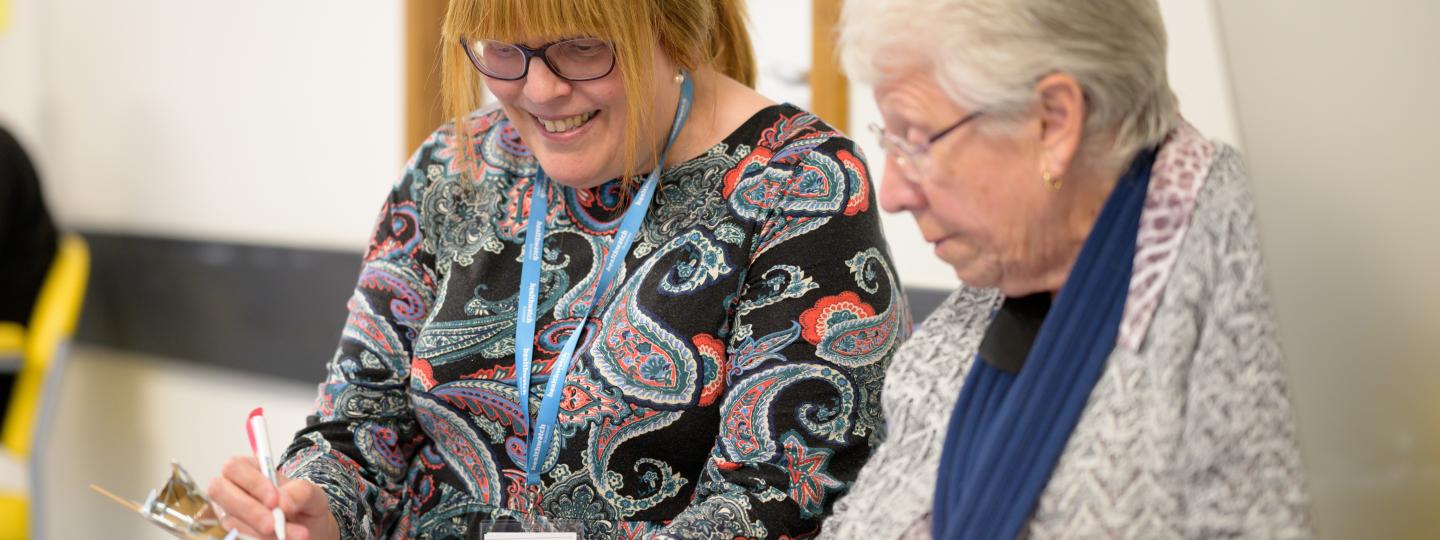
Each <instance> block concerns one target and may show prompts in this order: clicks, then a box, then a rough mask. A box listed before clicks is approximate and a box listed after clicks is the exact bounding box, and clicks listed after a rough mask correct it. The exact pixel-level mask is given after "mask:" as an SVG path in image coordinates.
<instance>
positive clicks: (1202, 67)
mask: <svg viewBox="0 0 1440 540" xmlns="http://www.w3.org/2000/svg"><path fill="white" fill-rule="evenodd" d="M1160 8H1161V11H1162V14H1163V15H1164V17H1165V26H1166V31H1167V32H1168V33H1169V37H1170V44H1169V45H1170V46H1169V68H1170V84H1171V86H1172V87H1173V88H1174V90H1175V94H1176V95H1177V96H1179V98H1180V110H1181V113H1183V114H1184V115H1185V118H1186V119H1187V120H1189V121H1190V123H1192V124H1194V125H1195V126H1196V127H1197V128H1199V129H1200V130H1201V131H1202V132H1204V133H1205V134H1207V135H1209V136H1210V137H1212V138H1216V139H1219V140H1222V141H1225V142H1227V143H1230V144H1232V145H1236V146H1240V142H1241V141H1240V137H1239V136H1238V133H1237V132H1236V129H1235V118H1234V110H1233V107H1232V105H1231V103H1230V94H1229V84H1228V75H1227V72H1226V69H1225V62H1224V59H1223V57H1222V55H1221V48H1220V44H1219V35H1218V34H1217V31H1216V24H1215V16H1214V4H1213V2H1211V1H1210V0H1160ZM806 37H807V38H808V36H806ZM872 92H873V90H872V89H871V88H870V87H868V86H864V85H861V84H858V83H856V84H852V86H851V88H850V135H851V136H852V137H854V138H855V140H856V141H857V142H859V143H860V145H861V147H863V148H864V150H865V156H866V158H868V159H869V163H870V167H871V172H872V174H874V175H875V181H876V182H879V180H880V174H881V172H882V170H883V168H884V163H883V162H882V161H880V160H882V159H884V154H883V153H881V151H880V145H879V142H878V141H876V140H875V138H874V137H873V136H871V134H870V131H869V129H867V128H866V126H868V125H869V124H870V123H871V122H874V123H880V114H879V112H878V111H877V110H876V109H875V101H874V99H873V95H872ZM1037 181H1038V180H1037ZM882 220H883V221H884V224H885V237H886V238H887V239H888V240H889V241H890V252H891V254H892V255H893V256H894V257H895V263H896V266H898V267H899V272H900V279H901V281H902V282H903V283H904V284H905V285H906V286H907V287H930V288H938V289H946V290H949V289H953V288H955V287H956V286H957V285H958V284H959V281H958V280H956V279H955V274H954V271H953V270H951V269H950V267H949V266H947V265H945V264H944V263H941V262H940V261H939V259H936V258H935V253H934V250H933V248H932V247H931V246H930V244H928V243H926V242H925V240H924V239H923V238H921V237H920V234H919V232H918V231H917V230H916V229H915V223H914V222H913V221H912V220H911V219H910V216H909V215H908V214H903V213H902V214H886V215H884V216H883V218H882Z"/></svg>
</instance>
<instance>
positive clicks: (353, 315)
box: [281, 139, 436, 538]
mask: <svg viewBox="0 0 1440 540" xmlns="http://www.w3.org/2000/svg"><path fill="white" fill-rule="evenodd" d="M434 140H435V139H432V141H434ZM427 148H431V147H429V146H427V147H422V150H421V152H419V153H417V154H416V157H415V158H412V161H411V163H410V165H409V166H407V167H406V172H405V176H404V177H403V178H401V180H400V181H399V182H398V183H397V184H396V185H395V187H394V189H393V190H392V192H391V194H390V197H389V198H388V199H387V200H386V202H385V205H384V207H383V208H382V209H381V212H380V217H379V219H378V221H377V223H376V225H375V232H374V235H373V236H372V237H371V240H370V244H369V248H368V249H367V250H366V252H365V256H364V262H363V264H362V267H361V270H360V278H359V280H358V283H357V284H356V286H355V292H354V294H353V295H352V296H351V297H350V300H349V302H348V303H347V308H348V310H349V317H348V318H347V320H346V322H345V327H344V330H343V332H342V334H341V337H340V344H339V346H338V348H337V350H336V352H335V356H334V358H332V359H331V360H330V362H329V364H328V367H327V369H328V375H327V377H326V379H325V382H324V383H322V384H321V385H320V388H319V396H318V397H317V398H316V401H315V408H314V411H313V414H312V415H311V416H310V417H309V418H307V422H306V423H307V425H306V427H305V429H303V430H301V431H300V432H299V433H297V434H296V438H295V441H294V442H293V443H292V444H291V446H290V448H289V449H288V450H287V451H286V452H285V456H284V458H283V459H282V461H281V468H282V472H283V473H284V474H285V475H286V476H289V477H291V478H301V479H305V480H309V481H311V482H314V483H315V484H316V485H318V486H320V487H321V489H323V490H324V491H325V494H326V495H327V496H328V497H329V504H330V511H331V513H333V514H334V515H335V519H336V521H337V522H338V524H339V526H340V533H341V537H342V538H374V537H376V536H377V535H378V534H379V528H380V527H382V526H383V525H384V524H385V523H386V522H388V521H389V520H390V519H391V518H392V517H393V515H394V512H396V511H398V508H397V501H398V500H399V494H400V493H401V490H402V489H403V488H402V481H403V480H404V475H405V467H406V464H407V463H408V462H409V460H410V456H411V454H412V453H413V452H414V449H415V448H416V447H417V446H418V443H419V442H420V441H421V440H423V439H422V437H424V433H423V432H422V431H421V430H420V429H419V428H418V427H417V424H416V421H415V419H414V417H413V416H412V413H411V410H410V406H409V400H408V399H407V397H406V388H407V385H408V384H409V374H410V358H411V356H410V355H411V340H412V339H413V338H414V336H415V335H416V332H417V328H418V326H419V324H420V322H421V321H422V320H424V318H425V315H426V313H427V312H428V311H429V309H430V306H431V304H432V301H433V299H434V295H435V292H434V291H435V283H436V279H435V273H434V271H433V258H432V257H431V256H430V255H429V254H428V252H425V251H423V250H422V244H423V242H422V241H421V239H422V236H421V234H420V231H419V210H418V209H417V204H416V201H417V200H420V194H418V193H415V191H416V190H419V189H422V188H423V185H424V184H423V180H422V179H423V176H422V175H423V174H424V172H423V171H424V170H425V167H424V166H423V165H424V161H425V160H422V159H420V158H421V156H423V155H427V154H428V152H427ZM432 149H433V148H432ZM417 161H419V162H420V163H418V164H417Z"/></svg>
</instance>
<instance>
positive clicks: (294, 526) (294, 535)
mask: <svg viewBox="0 0 1440 540" xmlns="http://www.w3.org/2000/svg"><path fill="white" fill-rule="evenodd" d="M285 538H286V540H310V528H309V527H306V526H304V525H300V524H298V523H287V524H286V525H285Z"/></svg>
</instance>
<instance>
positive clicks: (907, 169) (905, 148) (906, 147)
mask: <svg viewBox="0 0 1440 540" xmlns="http://www.w3.org/2000/svg"><path fill="white" fill-rule="evenodd" d="M983 112H984V111H979V110H977V111H974V112H971V113H970V114H967V115H965V117H964V118H961V119H960V120H959V121H958V122H955V123H954V124H951V125H950V127H947V128H945V129H942V130H940V132H939V133H936V134H934V135H931V136H930V137H929V138H927V139H925V142H921V143H913V142H910V141H907V140H905V138H904V137H901V136H899V135H896V134H894V133H890V132H888V131H885V128H883V127H880V124H875V123H871V124H870V132H871V133H874V134H875V138H876V139H879V140H880V149H881V150H884V151H885V153H886V154H889V155H891V156H894V157H895V164H896V165H899V166H900V172H901V173H902V174H904V175H905V178H908V179H910V181H912V182H913V181H918V180H920V179H921V178H923V177H924V176H925V172H926V170H927V168H928V167H929V162H930V147H931V146H933V145H934V144H935V141H938V140H940V139H941V138H942V137H944V136H946V135H949V134H950V133H951V132H953V131H955V130H957V129H960V126H963V125H965V124H966V123H968V122H970V121H971V120H974V119H975V118H976V117H978V116H980V115H981V113H983Z"/></svg>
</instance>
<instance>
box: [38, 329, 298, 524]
mask: <svg viewBox="0 0 1440 540" xmlns="http://www.w3.org/2000/svg"><path fill="white" fill-rule="evenodd" d="M317 372H318V369H317ZM66 374H67V377H66V378H65V385H64V387H63V391H62V397H61V400H60V404H59V407H58V418H57V419H56V422H55V423H54V426H55V427H54V428H52V429H54V432H53V433H52V435H51V437H50V440H49V448H50V449H52V451H53V452H52V453H51V454H50V457H49V458H48V459H49V461H48V462H47V464H46V470H45V473H44V482H45V485H46V486H47V488H46V489H47V490H48V491H47V492H46V493H44V494H43V497H42V500H43V504H44V505H45V509H44V513H45V525H44V526H45V527H46V530H45V537H46V538H134V539H144V538H149V539H155V540H161V539H168V538H173V537H171V536H169V535H167V534H166V533H165V532H164V531H162V530H161V529H159V528H158V527H155V526H154V525H151V524H148V523H146V522H145V521H144V520H142V519H141V518H140V517H139V516H137V515H135V514H133V513H130V512H129V511H128V510H125V509H124V508H122V507H121V506H119V505H117V504H115V503H113V502H111V501H110V500H109V499H106V498H104V497H101V496H100V495H99V494H96V493H94V492H91V491H90V488H89V485H90V484H98V485H100V486H101V487H103V488H105V489H107V490H108V491H111V492H113V493H115V494H117V495H120V496H122V497H125V498H127V499H129V500H132V501H141V502H143V501H144V500H145V497H146V496H147V495H148V494H149V492H150V490H152V489H156V488H159V487H160V486H161V484H163V483H164V482H165V480H166V479H167V478H169V475H170V461H171V460H175V461H178V462H180V464H181V465H183V466H184V467H185V469H186V470H188V471H189V472H190V474H191V475H192V476H194V478H195V481H196V483H197V484H199V485H200V487H201V489H204V488H205V487H206V486H208V485H209V483H210V480H211V478H213V477H215V476H216V475H218V474H219V471H220V465H221V464H222V463H224V461H225V459H226V458H227V457H229V456H232V455H247V454H248V453H249V452H250V446H249V441H248V439H247V438H246V436H245V427H244V426H245V418H246V416H247V415H249V414H250V410H251V409H253V408H255V407H264V408H265V417H266V420H267V421H268V422H269V424H270V434H271V439H272V441H273V443H272V445H273V446H274V447H275V451H276V452H280V451H282V450H284V447H285V445H286V444H288V441H289V440H290V438H291V435H293V434H294V433H295V432H296V431H297V430H299V429H300V428H301V427H303V426H304V418H305V415H306V414H308V412H309V410H310V405H311V404H312V403H313V401H314V399H315V388H316V387H315V385H313V384H305V383H297V382H293V381H288V380H283V379H276V378H270V377H261V376H252V375H247V374H243V373H236V372H233V371H229V370H219V369H210V368H204V367H198V366H196V365H195V364H193V363H190V362H176V361H172V360H165V359H160V358H153V357H148V356H142V355H137V354H130V353H124V352H121V351H115V350H109V349H100V348H94V347H80V348H77V349H76V350H75V351H74V353H73V354H72V356H71V364H70V366H69V369H68V370H67V371H66ZM316 382H317V383H318V382H319V375H317V377H316Z"/></svg>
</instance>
